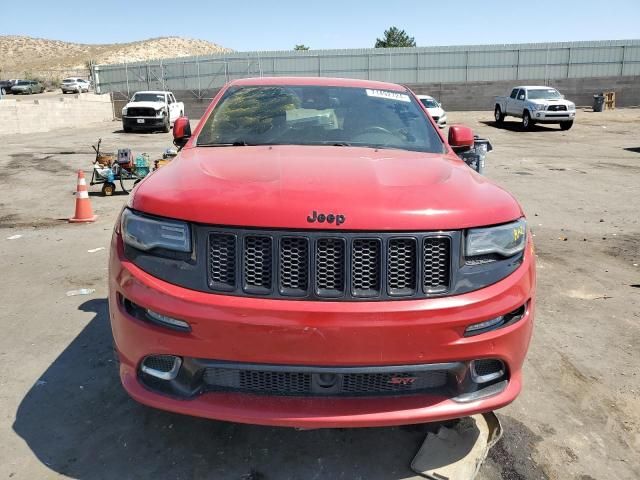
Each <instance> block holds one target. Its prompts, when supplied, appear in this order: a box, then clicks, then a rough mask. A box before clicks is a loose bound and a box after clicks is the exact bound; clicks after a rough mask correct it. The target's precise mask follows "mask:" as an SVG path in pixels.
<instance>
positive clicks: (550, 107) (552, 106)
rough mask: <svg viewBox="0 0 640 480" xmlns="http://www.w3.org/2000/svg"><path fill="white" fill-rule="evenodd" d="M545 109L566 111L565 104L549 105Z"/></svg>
mask: <svg viewBox="0 0 640 480" xmlns="http://www.w3.org/2000/svg"><path fill="white" fill-rule="evenodd" d="M547 111H548V112H566V111H567V106H566V105H549V106H548V107H547Z"/></svg>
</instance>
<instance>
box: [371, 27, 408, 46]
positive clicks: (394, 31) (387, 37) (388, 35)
mask: <svg viewBox="0 0 640 480" xmlns="http://www.w3.org/2000/svg"><path fill="white" fill-rule="evenodd" d="M415 46H416V41H415V39H414V38H413V37H410V36H409V35H407V33H406V32H405V31H404V30H400V29H399V28H397V27H391V28H390V29H389V30H385V31H384V36H383V38H376V44H375V48H396V47H415Z"/></svg>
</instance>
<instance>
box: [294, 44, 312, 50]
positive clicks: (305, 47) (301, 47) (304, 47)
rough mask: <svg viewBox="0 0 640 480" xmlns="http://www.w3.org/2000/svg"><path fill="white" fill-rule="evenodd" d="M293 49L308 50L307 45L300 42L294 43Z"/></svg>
mask: <svg viewBox="0 0 640 480" xmlns="http://www.w3.org/2000/svg"><path fill="white" fill-rule="evenodd" d="M293 49H294V50H309V47H307V46H306V45H304V44H300V45H296V46H295V47H293Z"/></svg>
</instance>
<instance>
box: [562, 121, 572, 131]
mask: <svg viewBox="0 0 640 480" xmlns="http://www.w3.org/2000/svg"><path fill="white" fill-rule="evenodd" d="M571 127H573V120H569V121H566V122H560V129H561V130H569V129H570V128H571Z"/></svg>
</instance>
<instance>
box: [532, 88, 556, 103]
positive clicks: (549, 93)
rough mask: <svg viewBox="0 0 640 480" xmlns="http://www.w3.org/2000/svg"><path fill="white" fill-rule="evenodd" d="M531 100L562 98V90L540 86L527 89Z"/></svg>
mask: <svg viewBox="0 0 640 480" xmlns="http://www.w3.org/2000/svg"><path fill="white" fill-rule="evenodd" d="M527 96H528V97H529V100H551V99H555V98H562V95H560V92H558V91H557V90H556V89H555V88H540V89H536V90H529V91H527Z"/></svg>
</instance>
